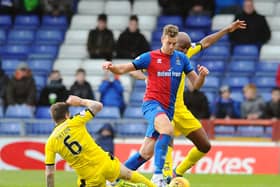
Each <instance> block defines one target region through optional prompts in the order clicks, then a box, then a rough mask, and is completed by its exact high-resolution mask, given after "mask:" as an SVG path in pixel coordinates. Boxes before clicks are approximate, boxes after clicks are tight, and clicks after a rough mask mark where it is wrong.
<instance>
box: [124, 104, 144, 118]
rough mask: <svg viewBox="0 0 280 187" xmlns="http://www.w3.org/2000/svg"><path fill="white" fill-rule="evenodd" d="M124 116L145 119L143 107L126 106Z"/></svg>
mask: <svg viewBox="0 0 280 187" xmlns="http://www.w3.org/2000/svg"><path fill="white" fill-rule="evenodd" d="M123 117H124V118H133V119H143V113H142V107H132V106H128V107H126V109H125V111H124V116H123Z"/></svg>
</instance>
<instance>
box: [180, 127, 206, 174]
mask: <svg viewBox="0 0 280 187" xmlns="http://www.w3.org/2000/svg"><path fill="white" fill-rule="evenodd" d="M187 138H188V139H190V140H191V141H192V142H193V143H194V145H195V146H194V147H193V148H192V149H191V150H190V151H189V152H188V154H187V156H186V157H185V159H184V160H183V161H182V162H181V163H180V164H179V165H178V166H177V167H176V169H175V173H176V175H178V176H182V175H183V174H184V173H185V172H186V171H187V170H188V169H190V168H191V167H192V166H193V165H194V164H195V163H196V162H197V161H199V160H200V159H201V158H202V157H203V156H204V155H205V154H206V153H207V152H209V150H210V149H211V144H210V142H209V139H208V136H207V134H206V132H205V130H204V129H203V128H200V129H198V130H195V131H193V132H191V133H190V134H189V135H188V136H187Z"/></svg>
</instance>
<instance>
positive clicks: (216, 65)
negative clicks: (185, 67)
mask: <svg viewBox="0 0 280 187" xmlns="http://www.w3.org/2000/svg"><path fill="white" fill-rule="evenodd" d="M198 64H200V65H202V66H205V67H207V68H208V69H209V71H210V72H211V75H214V76H216V75H217V76H220V75H223V74H224V71H225V62H224V61H221V60H220V61H218V60H213V61H202V62H200V63H198Z"/></svg>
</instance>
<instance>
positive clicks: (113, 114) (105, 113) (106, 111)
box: [96, 106, 121, 119]
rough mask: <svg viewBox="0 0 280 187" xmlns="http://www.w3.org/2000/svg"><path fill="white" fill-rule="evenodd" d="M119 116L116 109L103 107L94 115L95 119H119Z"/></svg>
mask: <svg viewBox="0 0 280 187" xmlns="http://www.w3.org/2000/svg"><path fill="white" fill-rule="evenodd" d="M120 116H121V115H120V111H119V108H118V107H109V106H104V107H103V109H102V110H101V111H100V112H99V113H98V114H97V115H96V118H105V119H119V118H120Z"/></svg>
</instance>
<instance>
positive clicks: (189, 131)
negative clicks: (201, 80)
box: [131, 20, 246, 177]
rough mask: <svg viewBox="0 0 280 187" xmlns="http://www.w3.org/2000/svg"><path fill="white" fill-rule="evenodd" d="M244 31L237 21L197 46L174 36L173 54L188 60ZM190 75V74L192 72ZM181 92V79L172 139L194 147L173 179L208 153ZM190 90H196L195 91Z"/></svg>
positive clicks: (166, 169) (182, 35) (169, 165)
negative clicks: (224, 37)
mask: <svg viewBox="0 0 280 187" xmlns="http://www.w3.org/2000/svg"><path fill="white" fill-rule="evenodd" d="M245 28H246V23H245V22H244V21H239V20H237V21H235V22H233V23H231V24H230V25H229V26H227V27H225V28H223V29H221V30H220V31H218V32H216V33H213V34H211V35H209V36H206V37H205V38H203V39H202V40H201V41H200V42H199V43H196V44H193V45H192V44H191V39H190V37H189V36H188V34H186V33H183V32H180V33H179V34H178V41H177V44H176V50H178V51H181V52H183V53H185V54H186V56H187V57H189V58H191V57H192V56H193V55H195V54H197V53H198V52H200V51H202V50H203V49H206V48H208V47H209V46H211V45H212V44H214V43H215V42H216V41H218V40H219V39H220V38H221V37H223V36H224V35H226V34H228V33H229V32H234V31H235V30H237V29H245ZM192 74H194V72H193V73H192ZM131 75H132V76H133V77H135V78H136V79H142V80H145V79H146V78H147V77H146V76H145V75H144V74H143V73H142V72H141V71H134V72H131ZM192 77H195V75H193V76H192V75H191V73H189V75H188V78H190V82H191V83H193V84H194V80H193V78H192ZM195 79H196V78H195ZM194 85H195V84H194ZM184 88H185V75H183V76H182V78H181V82H180V86H179V89H178V92H177V97H176V102H175V113H174V117H173V121H172V124H173V125H174V136H180V135H184V136H185V137H186V138H188V139H190V140H191V141H192V142H193V143H194V145H195V147H193V148H192V149H191V150H190V151H189V153H188V154H187V156H186V157H185V159H184V160H183V161H182V162H181V163H180V164H179V165H178V166H177V167H176V169H174V173H173V176H182V175H183V174H184V173H185V172H186V171H187V170H188V169H190V168H191V167H192V166H193V165H194V164H195V163H196V162H197V161H198V160H200V159H201V158H202V157H203V156H204V155H205V154H206V153H207V152H208V151H209V150H210V142H209V140H208V137H207V135H206V133H205V131H204V129H203V128H202V126H201V124H200V122H199V121H198V120H197V119H196V118H195V117H194V116H193V115H192V113H191V112H190V111H189V110H188V109H187V108H186V106H185V104H184V99H183V95H184ZM194 88H195V89H198V88H197V87H194ZM172 150H173V144H172V143H171V144H170V146H169V147H168V153H167V156H166V161H165V166H164V175H165V176H167V177H172ZM150 156H151V155H150Z"/></svg>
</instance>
